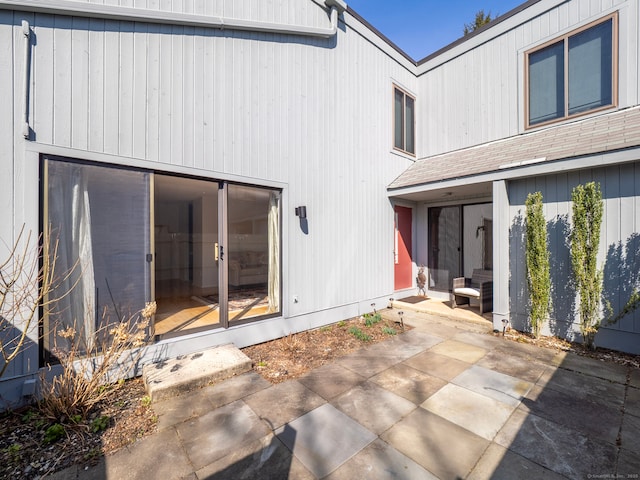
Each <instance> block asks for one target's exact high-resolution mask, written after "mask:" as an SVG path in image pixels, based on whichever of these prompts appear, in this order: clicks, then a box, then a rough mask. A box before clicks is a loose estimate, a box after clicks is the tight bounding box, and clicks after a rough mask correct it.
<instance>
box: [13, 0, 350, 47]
mask: <svg viewBox="0 0 640 480" xmlns="http://www.w3.org/2000/svg"><path fill="white" fill-rule="evenodd" d="M336 2H338V0H334V2H331V3H332V4H334V3H335V5H333V6H332V7H331V9H332V13H331V26H330V27H327V28H320V27H307V26H302V25H285V24H280V23H269V22H260V21H254V20H242V19H237V18H225V17H217V16H206V15H195V14H189V13H176V12H167V11H160V10H147V9H142V8H132V7H121V6H117V5H103V4H97V3H86V2H78V1H73V0H0V9H4V10H18V11H25V12H41V13H48V14H54V15H72V16H79V17H90V18H103V19H107V20H118V21H130V22H146V23H160V24H165V25H184V26H190V27H204V28H215V29H219V30H225V29H226V30H243V31H250V32H265V33H277V34H282V35H302V36H311V37H320V38H330V37H333V36H334V35H335V34H336V32H337V25H338V19H337V16H338V10H340V9H342V8H343V6H344V7H345V8H346V4H344V3H343V2H338V3H336Z"/></svg>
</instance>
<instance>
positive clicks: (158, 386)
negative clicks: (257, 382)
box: [142, 343, 251, 402]
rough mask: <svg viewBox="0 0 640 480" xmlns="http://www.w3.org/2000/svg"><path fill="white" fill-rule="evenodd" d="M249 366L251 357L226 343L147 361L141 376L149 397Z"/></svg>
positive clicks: (182, 390)
mask: <svg viewBox="0 0 640 480" xmlns="http://www.w3.org/2000/svg"><path fill="white" fill-rule="evenodd" d="M249 370H251V359H250V358H249V357H247V356H246V355H245V354H244V353H242V352H241V351H240V349H239V348H238V347H236V346H235V345H233V344H231V343H229V344H226V345H221V346H219V347H215V348H210V349H208V350H204V351H202V352H197V353H191V354H189V355H180V356H178V357H176V358H172V359H169V360H165V361H161V362H158V363H151V364H148V365H145V366H144V367H143V369H142V378H143V380H144V385H145V387H146V389H147V393H148V394H149V396H150V397H151V400H152V401H154V402H155V401H158V400H163V399H165V398H169V397H174V396H176V395H180V394H181V393H186V392H190V391H192V390H195V389H197V388H201V387H204V386H207V385H210V384H211V383H215V382H219V381H222V380H224V379H227V378H229V377H233V376H234V375H239V374H241V373H245V372H248V371H249Z"/></svg>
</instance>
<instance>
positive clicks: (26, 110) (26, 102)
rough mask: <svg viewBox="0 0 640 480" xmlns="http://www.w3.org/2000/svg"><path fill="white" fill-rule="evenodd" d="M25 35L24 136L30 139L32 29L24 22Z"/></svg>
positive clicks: (23, 31) (23, 70)
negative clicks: (30, 54)
mask: <svg viewBox="0 0 640 480" xmlns="http://www.w3.org/2000/svg"><path fill="white" fill-rule="evenodd" d="M22 33H23V35H24V58H23V64H22V136H23V137H24V138H29V53H30V46H31V45H30V43H31V38H30V37H31V29H30V28H29V22H27V21H26V20H23V21H22Z"/></svg>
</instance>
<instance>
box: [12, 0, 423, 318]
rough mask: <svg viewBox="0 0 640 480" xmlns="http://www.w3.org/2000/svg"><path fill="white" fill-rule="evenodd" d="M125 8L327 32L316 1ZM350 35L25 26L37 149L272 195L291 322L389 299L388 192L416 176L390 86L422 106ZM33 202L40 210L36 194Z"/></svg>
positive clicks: (124, 25)
mask: <svg viewBox="0 0 640 480" xmlns="http://www.w3.org/2000/svg"><path fill="white" fill-rule="evenodd" d="M211 3H215V5H210V4H211ZM121 4H122V5H125V4H124V3H121ZM126 4H127V5H131V6H136V7H138V8H140V7H141V6H142V7H146V8H153V9H159V10H166V11H170V10H171V11H179V12H198V11H200V12H202V13H203V14H217V15H226V16H229V17H235V18H247V19H257V20H263V21H271V22H276V23H289V24H295V25H309V26H318V27H323V28H328V26H329V16H328V12H327V10H326V9H325V8H321V7H319V6H318V4H316V3H314V2H312V1H308V2H299V1H295V2H291V1H288V0H282V1H279V2H263V1H251V2H235V1H226V2H202V1H196V2H180V3H176V2H169V1H159V2H153V1H147V2H146V3H145V2H141V1H135V2H127V3H126ZM292 6H294V7H295V8H292ZM348 22H349V17H348V15H347V25H346V26H345V25H344V24H343V26H342V28H341V29H339V31H338V34H337V37H336V38H331V39H317V38H308V37H302V36H282V35H276V34H263V33H255V32H240V31H227V30H225V31H220V30H215V29H204V28H192V27H184V26H169V25H158V24H146V23H144V22H135V23H134V22H120V21H114V20H108V21H104V20H99V19H82V18H74V17H64V16H49V15H35V18H34V21H33V29H34V32H35V33H36V34H37V38H38V43H37V46H36V47H35V48H34V57H33V61H32V68H33V72H34V77H33V81H32V99H31V103H32V105H33V110H34V115H33V117H34V122H33V128H34V132H35V135H36V138H37V140H38V142H41V143H46V144H52V145H58V146H62V147H71V148H74V149H77V150H79V151H83V150H87V151H90V152H98V153H106V154H112V155H115V156H117V157H120V158H122V159H127V158H134V159H140V160H145V161H149V162H153V164H155V167H154V168H156V169H158V170H160V171H161V170H162V169H163V165H177V166H180V167H187V168H192V169H193V172H194V174H197V172H198V171H200V170H203V171H206V172H214V173H213V176H215V172H220V173H224V174H233V175H239V176H242V177H244V178H246V179H247V183H257V184H260V183H262V182H263V181H277V182H281V183H283V184H285V185H287V196H286V198H287V199H288V200H289V204H283V211H282V215H283V216H286V217H288V221H289V222H290V227H289V232H283V234H285V235H288V236H284V237H283V247H284V248H285V249H286V255H285V257H286V258H287V259H288V262H287V263H286V264H284V265H283V278H284V279H285V292H286V293H288V294H294V293H295V294H297V295H298V296H299V299H300V302H299V303H297V304H293V302H292V301H291V295H288V298H284V299H283V302H285V304H288V309H289V314H290V315H292V316H295V315H301V314H305V313H309V312H313V311H317V310H323V309H327V308H332V307H335V306H337V305H346V304H351V303H353V302H359V301H361V300H362V299H366V298H373V297H380V296H385V295H388V294H390V293H391V292H392V291H393V256H392V252H393V230H392V228H393V209H392V206H391V203H390V202H389V200H388V199H387V197H386V194H385V188H386V185H388V184H389V183H390V182H391V181H392V180H393V179H394V178H395V177H396V176H397V175H399V174H400V173H401V172H402V171H403V170H404V169H405V168H406V167H407V166H408V165H409V163H410V161H409V160H408V159H406V158H405V157H402V156H399V155H396V154H393V153H392V146H391V132H392V121H391V120H392V116H391V112H392V96H391V94H390V92H391V87H392V83H393V82H399V83H400V84H402V85H404V86H406V88H408V89H409V90H410V91H413V92H416V91H417V82H416V79H415V76H414V72H412V71H410V70H407V69H406V68H405V67H403V66H402V65H401V64H399V63H398V62H396V61H395V60H394V59H392V58H390V57H389V56H388V55H386V54H385V53H383V52H381V51H380V49H379V48H378V47H376V46H375V45H373V44H372V43H370V42H369V41H368V40H367V39H366V38H364V37H363V36H361V35H360V34H359V33H357V32H356V31H355V30H352V29H351V28H350V27H349V25H348ZM18 49H19V47H18V46H15V47H14V51H15V52H17V51H18ZM14 68H15V67H14ZM51 79H53V81H52V80H51ZM422 105H426V103H424V102H422V99H421V98H418V99H417V103H416V106H417V108H421V106H422ZM79 157H82V155H81V154H79ZM122 163H124V164H126V163H127V162H126V160H123V161H122ZM209 176H211V173H209ZM30 195H32V196H33V202H34V204H36V205H37V201H38V200H37V192H32V193H30ZM298 205H306V206H307V209H308V212H309V219H308V223H309V231H308V233H304V232H302V230H301V229H300V225H299V223H298V218H297V217H295V216H294V214H293V208H294V207H295V206H298ZM385 230H388V232H386V231H385ZM380 252H383V254H382V255H381V254H380Z"/></svg>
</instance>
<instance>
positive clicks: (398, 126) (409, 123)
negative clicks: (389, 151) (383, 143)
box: [393, 86, 416, 155]
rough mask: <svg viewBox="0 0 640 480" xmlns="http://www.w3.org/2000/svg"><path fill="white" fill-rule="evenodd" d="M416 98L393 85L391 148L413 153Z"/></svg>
mask: <svg viewBox="0 0 640 480" xmlns="http://www.w3.org/2000/svg"><path fill="white" fill-rule="evenodd" d="M415 103H416V99H415V98H414V97H412V96H411V95H409V94H408V93H407V92H405V91H404V90H402V89H400V88H398V87H396V86H394V87H393V148H395V149H397V150H402V151H403V152H406V153H410V154H411V155H415V153H416V145H415Z"/></svg>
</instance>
